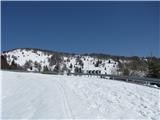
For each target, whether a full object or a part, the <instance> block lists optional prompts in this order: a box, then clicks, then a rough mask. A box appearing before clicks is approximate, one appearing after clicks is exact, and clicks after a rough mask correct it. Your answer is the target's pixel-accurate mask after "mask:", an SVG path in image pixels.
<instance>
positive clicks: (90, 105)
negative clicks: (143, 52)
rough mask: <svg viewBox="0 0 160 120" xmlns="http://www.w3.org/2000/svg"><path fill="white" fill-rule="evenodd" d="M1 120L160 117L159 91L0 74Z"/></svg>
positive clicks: (71, 78) (53, 77) (72, 79)
mask: <svg viewBox="0 0 160 120" xmlns="http://www.w3.org/2000/svg"><path fill="white" fill-rule="evenodd" d="M1 74H2V79H1V81H2V97H1V98H2V118H3V119H23V118H25V119H61V118H63V119H71V118H72V119H101V118H103V119H145V120H147V119H149V120H150V119H151V120H158V119H159V118H160V107H159V102H160V98H159V95H160V90H159V89H155V88H149V87H146V86H141V85H136V84H131V83H125V82H121V81H113V80H109V79H102V78H98V77H88V76H66V75H45V74H39V73H18V72H8V71H1Z"/></svg>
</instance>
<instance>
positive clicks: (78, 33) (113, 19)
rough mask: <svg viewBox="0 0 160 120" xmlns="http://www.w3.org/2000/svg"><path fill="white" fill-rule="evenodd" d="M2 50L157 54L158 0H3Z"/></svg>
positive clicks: (159, 11)
mask: <svg viewBox="0 0 160 120" xmlns="http://www.w3.org/2000/svg"><path fill="white" fill-rule="evenodd" d="M1 7H2V13H1V17H2V19H1V20H2V28H1V29H2V33H1V35H2V36H1V41H2V51H5V50H9V49H14V48H25V47H27V48H28V47H29V48H30V47H31V48H42V49H47V50H54V51H62V52H71V53H72V52H73V53H106V54H113V55H124V56H134V55H136V56H149V55H150V54H151V52H152V54H153V55H154V56H160V53H159V51H160V48H159V47H160V37H159V34H160V33H159V31H158V29H159V27H160V23H159V22H158V19H159V18H158V17H159V16H160V2H107V1H106V2H53V1H52V2H29V1H28V2H18V1H16V2H2V6H1Z"/></svg>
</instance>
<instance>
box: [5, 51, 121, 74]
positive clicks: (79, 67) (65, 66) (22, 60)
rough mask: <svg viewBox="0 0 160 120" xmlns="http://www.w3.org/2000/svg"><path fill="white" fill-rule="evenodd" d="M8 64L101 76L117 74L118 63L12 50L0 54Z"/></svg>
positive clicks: (90, 58)
mask: <svg viewBox="0 0 160 120" xmlns="http://www.w3.org/2000/svg"><path fill="white" fill-rule="evenodd" d="M2 55H4V56H6V60H7V63H8V64H10V65H11V64H12V62H13V61H14V62H15V63H16V64H17V65H18V66H19V67H22V68H24V69H26V70H27V71H41V72H42V71H45V70H49V71H58V72H83V73H86V72H87V71H88V70H99V71H101V73H102V74H105V73H106V74H118V73H119V72H117V71H118V62H116V61H114V60H112V59H98V58H95V57H91V56H85V55H71V54H62V53H61V54H60V53H56V52H48V51H42V50H37V49H14V50H11V51H8V52H4V53H2Z"/></svg>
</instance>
